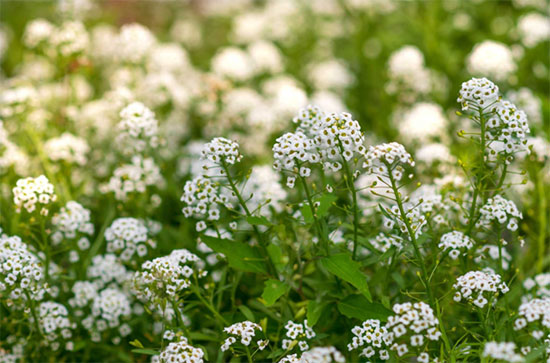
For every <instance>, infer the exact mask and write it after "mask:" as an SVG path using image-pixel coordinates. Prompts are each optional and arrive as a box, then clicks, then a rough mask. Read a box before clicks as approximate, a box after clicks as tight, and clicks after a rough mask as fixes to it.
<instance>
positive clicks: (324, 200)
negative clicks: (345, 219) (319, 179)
mask: <svg viewBox="0 0 550 363" xmlns="http://www.w3.org/2000/svg"><path fill="white" fill-rule="evenodd" d="M336 199H338V198H337V197H336V196H335V195H333V194H323V196H322V197H321V198H319V206H318V207H317V216H318V217H319V218H322V217H324V216H326V215H327V214H328V211H329V209H330V207H331V206H332V203H334V202H335V201H336Z"/></svg>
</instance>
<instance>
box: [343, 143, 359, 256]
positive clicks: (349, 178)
mask: <svg viewBox="0 0 550 363" xmlns="http://www.w3.org/2000/svg"><path fill="white" fill-rule="evenodd" d="M340 152H342V148H341V143H340ZM342 161H343V164H344V171H345V173H346V176H345V179H346V184H347V185H348V188H349V190H350V191H351V196H352V198H353V254H352V258H353V259H354V260H355V259H356V258H357V239H358V237H357V236H358V230H359V211H358V209H357V191H356V190H355V183H354V182H353V181H354V180H353V175H352V174H351V170H350V168H349V165H348V162H347V161H346V159H345V158H344V157H342Z"/></svg>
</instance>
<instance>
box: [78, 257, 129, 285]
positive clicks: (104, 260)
mask: <svg viewBox="0 0 550 363" xmlns="http://www.w3.org/2000/svg"><path fill="white" fill-rule="evenodd" d="M87 276H88V278H89V279H91V280H92V281H93V284H94V285H95V286H97V288H98V289H102V288H103V287H105V286H108V285H110V284H113V283H114V284H118V285H122V284H124V283H125V282H126V281H128V280H129V279H130V278H131V277H132V273H131V272H130V271H128V270H127V269H126V267H124V265H123V264H122V263H121V262H120V261H119V260H118V258H117V256H116V255H114V254H110V253H108V254H105V255H96V256H94V258H92V264H91V265H90V267H88V271H87Z"/></svg>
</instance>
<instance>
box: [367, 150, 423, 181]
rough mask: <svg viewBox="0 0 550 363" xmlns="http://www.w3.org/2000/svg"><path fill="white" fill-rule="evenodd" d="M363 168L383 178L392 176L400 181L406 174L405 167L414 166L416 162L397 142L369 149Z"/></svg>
mask: <svg viewBox="0 0 550 363" xmlns="http://www.w3.org/2000/svg"><path fill="white" fill-rule="evenodd" d="M365 159H366V160H365V162H364V163H363V167H364V168H366V169H367V171H368V172H369V173H372V174H376V175H378V176H381V177H388V178H389V177H390V173H391V176H392V177H393V178H394V179H395V180H396V181H399V180H401V178H402V177H403V173H404V172H405V169H404V166H410V167H413V166H414V161H413V159H412V156H411V154H409V153H408V152H407V151H406V150H405V147H404V146H403V145H401V144H398V143H397V142H390V143H388V144H381V145H376V146H371V147H369V150H368V151H367V154H366V156H365Z"/></svg>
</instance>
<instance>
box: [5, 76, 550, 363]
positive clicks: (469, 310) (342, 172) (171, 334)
mask: <svg viewBox="0 0 550 363" xmlns="http://www.w3.org/2000/svg"><path fill="white" fill-rule="evenodd" d="M458 102H459V103H460V104H461V106H462V111H463V112H465V113H467V114H468V116H469V119H470V120H471V125H472V130H471V131H469V132H465V131H460V132H459V136H461V137H463V138H466V139H467V140H468V142H470V143H471V146H472V148H475V150H476V153H475V157H473V158H472V159H471V160H469V161H468V162H463V161H461V162H459V164H460V167H461V169H462V170H463V172H464V177H465V178H466V179H467V181H468V187H466V188H455V187H453V186H445V185H443V186H441V185H439V186H437V187H436V186H435V185H433V186H432V185H422V186H420V185H419V184H414V182H413V178H414V168H415V162H414V160H413V158H412V156H411V154H409V152H408V151H407V150H405V147H404V146H403V145H400V144H398V143H395V142H390V143H385V144H380V145H376V146H368V147H367V146H366V145H365V137H364V135H363V131H362V130H361V127H360V125H359V123H358V122H357V121H356V120H354V119H353V118H352V116H351V115H350V114H348V113H326V112H324V111H323V110H321V109H319V108H318V107H314V106H309V107H307V108H306V109H304V110H302V111H300V113H299V114H298V115H297V116H296V117H295V118H294V120H293V122H294V125H295V128H294V130H293V131H292V132H288V133H286V134H284V135H282V136H280V137H279V138H277V140H276V141H275V144H274V146H273V159H274V161H273V169H274V170H275V171H276V172H273V170H272V169H270V168H267V169H265V168H263V167H255V168H253V169H252V170H251V171H246V168H245V167H243V166H242V165H241V164H244V163H246V158H244V157H243V155H242V154H241V152H240V150H239V145H238V144H237V143H236V142H234V141H232V140H228V139H225V138H221V137H218V138H214V139H213V140H211V141H210V142H209V143H207V144H205V145H204V147H203V150H202V158H203V159H204V160H203V173H202V175H200V176H197V177H195V178H194V179H192V180H190V181H188V182H187V183H186V184H185V186H184V187H183V195H182V197H181V203H182V208H183V215H184V216H185V217H186V218H189V219H191V220H193V221H194V222H195V229H196V232H197V233H198V234H199V244H198V248H197V251H196V252H191V251H189V250H186V249H173V250H172V251H171V252H170V253H169V254H167V255H165V256H161V257H157V258H153V259H149V258H148V256H149V255H150V251H151V250H153V249H155V248H156V246H157V242H156V240H155V239H156V235H157V233H158V226H157V225H156V224H155V223H154V222H152V221H150V220H148V219H146V218H129V217H124V218H117V219H114V220H113V221H112V223H111V224H110V225H109V226H105V228H103V229H102V231H100V234H101V235H102V239H103V238H104V240H105V242H106V244H107V247H106V252H105V253H104V254H99V253H98V252H99V251H98V250H97V248H95V247H94V246H95V244H94V246H92V248H91V250H93V253H92V252H91V251H90V255H86V254H85V253H80V252H81V251H87V250H89V249H90V244H91V243H90V240H89V239H90V236H91V235H93V234H94V232H95V231H94V228H93V225H92V224H91V223H90V219H91V216H90V211H89V210H87V209H86V208H84V207H83V206H82V205H80V204H79V203H77V202H76V201H70V200H63V202H64V203H65V205H64V206H63V207H62V208H60V209H58V210H55V209H54V205H55V203H56V201H57V200H56V199H57V196H56V194H55V190H54V187H53V185H52V184H51V183H50V182H49V180H48V178H47V177H46V176H39V177H37V178H27V179H21V180H19V181H18V182H17V185H16V186H15V187H14V188H13V201H14V205H15V208H16V210H17V211H18V213H20V214H18V215H17V218H21V219H26V220H27V221H28V223H27V226H28V228H27V229H26V230H25V231H22V233H21V234H22V237H24V240H22V239H21V238H20V237H18V236H8V235H5V234H3V235H2V236H1V237H0V298H1V301H2V304H3V309H5V311H7V312H9V315H10V321H11V323H10V329H11V331H12V332H13V333H12V334H11V335H10V337H9V338H8V344H9V345H10V346H11V347H12V348H11V351H10V352H8V351H3V353H2V355H1V357H2V359H3V361H16V360H17V359H20V358H21V357H28V358H29V359H39V358H40V357H41V354H44V353H43V352H45V351H51V352H56V351H60V350H66V351H75V352H77V351H78V350H81V349H83V344H85V343H84V342H85V341H87V340H88V339H89V340H91V341H93V342H97V343H100V342H105V343H106V344H119V343H120V342H121V341H123V340H127V341H130V340H131V342H130V344H132V345H133V346H134V347H135V348H136V349H134V350H133V352H134V353H135V354H144V355H150V356H151V359H152V361H154V362H202V361H204V360H208V361H217V362H222V361H248V362H252V361H275V362H309V363H311V362H331V361H335V362H344V361H352V362H354V361H392V362H396V361H415V360H416V361H418V362H455V361H480V360H481V361H486V362H489V361H508V362H522V361H526V360H528V361H529V360H531V361H533V360H536V361H541V360H543V359H548V358H549V356H550V336H549V333H550V293H548V291H549V290H548V288H547V287H548V283H547V282H548V280H550V279H549V278H548V277H547V275H544V274H541V275H537V276H535V278H534V279H528V280H526V281H525V282H523V281H519V280H518V279H517V272H516V271H514V270H513V269H512V268H511V267H512V266H513V263H514V261H513V257H512V256H513V255H514V251H517V250H518V248H520V245H522V244H523V240H522V239H521V237H520V236H518V224H519V223H520V220H521V219H522V213H521V211H520V210H519V209H518V208H517V207H516V205H515V204H514V202H512V201H511V200H508V199H507V198H506V189H507V186H508V185H509V183H507V174H508V173H510V168H511V167H512V166H513V165H514V164H513V161H514V159H515V158H516V157H517V156H518V155H520V154H522V153H523V154H525V153H529V152H530V150H529V148H528V147H527V141H526V135H527V134H528V133H529V126H528V123H527V119H526V115H525V113H524V112H523V111H521V110H519V109H517V108H516V106H515V105H514V104H512V103H511V102H509V101H506V100H504V99H503V98H502V97H501V95H500V93H499V89H498V87H497V86H496V85H495V84H493V83H492V82H491V81H489V80H487V79H485V78H483V79H476V78H473V79H471V80H470V81H467V82H465V83H463V85H462V89H461V90H460V93H459V97H458ZM123 118H124V120H125V123H124V124H123V125H122V126H121V130H120V135H121V137H120V139H119V141H120V145H119V146H122V148H123V149H124V150H128V149H131V150H132V152H130V153H136V152H137V153H138V154H139V155H140V156H138V157H137V159H136V157H134V159H135V160H134V159H133V160H132V162H131V164H128V165H127V166H126V167H127V168H137V169H139V170H141V172H140V173H138V174H139V175H138V178H137V179H132V178H128V177H123V176H121V177H120V179H117V178H115V177H113V178H114V179H111V181H109V184H108V186H107V187H106V191H107V192H109V191H113V192H114V193H115V196H116V198H117V199H125V198H126V197H127V194H128V193H134V192H138V193H139V192H140V191H142V190H144V189H145V188H146V187H148V186H151V185H154V184H155V183H157V182H159V180H160V177H159V176H158V168H157V167H156V166H155V165H154V162H153V161H152V159H150V160H151V161H147V160H149V159H147V157H149V156H151V157H153V156H154V152H153V151H151V150H154V149H155V147H156V146H157V140H156V137H155V136H154V135H155V130H156V120H154V115H153V114H152V113H151V112H150V111H149V110H147V109H146V108H144V106H143V105H141V104H132V105H130V106H129V107H128V108H127V109H125V111H123ZM133 138H135V139H136V140H137V139H139V140H140V142H139V143H137V142H132V140H133ZM124 150H123V151H124ZM147 153H150V154H147ZM123 154H124V152H123ZM115 174H116V173H115ZM122 174H124V173H122ZM122 174H121V175H122ZM134 174H135V173H134ZM134 174H130V175H134ZM124 175H126V174H124ZM140 177H142V178H143V180H141V179H139V178H140ZM279 177H283V178H284V182H285V183H286V186H287V187H288V189H287V190H284V189H282V188H281V187H280V185H279V183H278V179H279ZM364 178H367V179H368V180H369V181H368V182H367V183H364V182H362V180H365V179H364ZM64 199H66V198H64ZM365 200H370V201H373V200H374V201H376V207H375V208H374V209H372V207H369V206H366V205H367V204H366V203H365ZM142 202H143V201H142ZM369 205H372V203H371V204H369ZM368 208H370V209H368ZM50 210H52V211H55V212H53V213H50ZM129 211H130V210H129ZM61 240H63V241H66V240H69V241H72V242H71V243H72V244H74V246H73V245H72V244H71V246H69V248H68V249H66V250H65V249H62V248H61V247H60V246H58V245H57V244H56V241H61ZM64 247H67V245H66V244H65V245H64ZM67 252H68V253H70V254H71V256H70V261H72V262H73V263H76V262H77V261H79V260H83V261H84V263H83V264H82V265H81V266H79V268H78V269H77V274H76V275H75V276H74V280H71V279H69V278H68V279H67V280H66V281H62V279H61V278H60V276H59V273H58V271H59V267H58V266H56V264H55V263H54V261H55V256H56V255H59V254H63V253H67ZM81 255H82V256H81ZM86 256H89V257H86ZM545 278H546V279H545ZM59 281H62V282H61V283H60V282H59ZM545 281H546V282H545ZM522 283H524V284H523V285H524V286H525V287H526V288H527V289H528V290H530V292H529V293H527V294H525V295H524V296H523V298H522V299H521V301H518V299H517V296H518V293H520V291H521V289H522V286H521V285H522ZM512 291H516V293H515V294H514V295H513V296H512V297H509V295H510V294H511V293H512ZM65 302H66V303H65ZM143 316H146V317H147V318H146V319H143ZM140 330H142V331H146V332H147V333H144V334H142V335H139V333H137V331H140ZM24 337H27V338H29V340H28V342H26V343H25V342H23V341H22V340H21V339H24ZM138 337H139V339H138ZM0 349H1V348H0ZM42 356H43V355H42ZM52 356H53V355H52Z"/></svg>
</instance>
